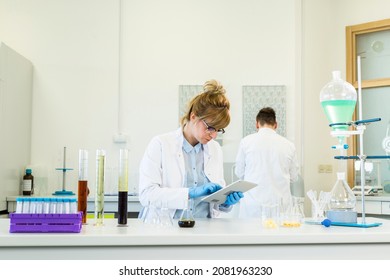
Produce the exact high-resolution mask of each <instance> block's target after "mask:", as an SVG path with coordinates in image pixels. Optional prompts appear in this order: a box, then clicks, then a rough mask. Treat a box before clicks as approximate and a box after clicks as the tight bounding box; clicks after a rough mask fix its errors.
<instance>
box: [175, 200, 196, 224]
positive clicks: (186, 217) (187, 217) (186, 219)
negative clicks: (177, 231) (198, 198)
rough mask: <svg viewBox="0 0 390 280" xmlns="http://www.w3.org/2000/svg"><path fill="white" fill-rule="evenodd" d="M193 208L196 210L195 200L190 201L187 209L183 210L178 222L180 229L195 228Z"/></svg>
mask: <svg viewBox="0 0 390 280" xmlns="http://www.w3.org/2000/svg"><path fill="white" fill-rule="evenodd" d="M193 208H194V200H193V199H189V200H188V204H187V208H186V209H183V212H182V213H181V216H180V219H179V221H178V224H179V227H183V228H192V227H194V225H195V219H194V216H193V213H192V211H193Z"/></svg>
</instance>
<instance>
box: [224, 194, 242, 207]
mask: <svg viewBox="0 0 390 280" xmlns="http://www.w3.org/2000/svg"><path fill="white" fill-rule="evenodd" d="M243 197H244V194H243V193H242V192H233V193H231V194H229V195H228V196H227V197H226V201H225V202H224V203H223V204H222V205H224V206H230V205H234V204H236V203H237V202H239V201H240V199H241V198H243Z"/></svg>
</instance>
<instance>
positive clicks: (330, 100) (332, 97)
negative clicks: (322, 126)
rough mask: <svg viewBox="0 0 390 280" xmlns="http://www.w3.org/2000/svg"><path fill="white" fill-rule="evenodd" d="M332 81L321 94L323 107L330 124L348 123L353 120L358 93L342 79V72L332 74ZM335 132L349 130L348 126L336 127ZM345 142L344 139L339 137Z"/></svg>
mask: <svg viewBox="0 0 390 280" xmlns="http://www.w3.org/2000/svg"><path fill="white" fill-rule="evenodd" d="M332 77H333V78H332V80H331V81H330V82H329V83H327V84H326V85H325V86H324V87H323V88H322V89H321V92H320V102H321V107H322V109H323V110H324V112H325V115H326V117H327V119H328V121H329V123H333V124H334V123H347V122H350V121H351V120H352V114H353V112H354V110H355V106H356V99H357V93H356V90H355V88H354V87H353V86H352V85H351V84H350V83H347V82H346V81H344V80H342V79H341V77H340V71H333V72H332ZM332 129H333V130H348V125H345V124H344V125H343V124H340V125H334V126H332ZM339 142H340V143H343V142H344V137H343V136H340V137H339Z"/></svg>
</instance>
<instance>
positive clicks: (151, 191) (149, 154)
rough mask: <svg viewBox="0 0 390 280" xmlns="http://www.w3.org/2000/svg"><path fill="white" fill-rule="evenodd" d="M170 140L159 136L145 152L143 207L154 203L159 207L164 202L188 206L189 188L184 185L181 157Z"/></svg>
mask: <svg viewBox="0 0 390 280" xmlns="http://www.w3.org/2000/svg"><path fill="white" fill-rule="evenodd" d="M166 142H167V141H165V142H164V140H163V139H161V138H159V137H155V138H153V139H152V140H151V142H150V143H149V145H148V147H147V149H146V151H145V153H144V156H143V158H142V160H141V163H140V169H139V173H140V175H139V176H140V178H139V199H140V202H141V204H142V206H147V205H148V204H149V202H150V203H151V204H153V205H155V206H157V207H158V206H159V205H161V203H162V202H164V203H166V204H167V205H168V207H169V208H170V209H184V208H185V207H186V205H187V201H188V189H187V188H183V187H182V182H183V181H182V176H180V168H179V163H178V159H177V158H175V157H174V156H173V153H171V152H170V150H169V148H168V147H167V143H166ZM167 150H168V151H167Z"/></svg>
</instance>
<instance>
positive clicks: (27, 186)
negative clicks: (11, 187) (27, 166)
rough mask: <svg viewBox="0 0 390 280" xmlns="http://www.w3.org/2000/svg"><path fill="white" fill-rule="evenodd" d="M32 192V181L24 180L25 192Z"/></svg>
mask: <svg viewBox="0 0 390 280" xmlns="http://www.w3.org/2000/svg"><path fill="white" fill-rule="evenodd" d="M31 190H32V180H23V191H24V192H30V191H31Z"/></svg>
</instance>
